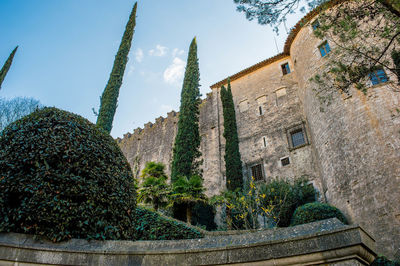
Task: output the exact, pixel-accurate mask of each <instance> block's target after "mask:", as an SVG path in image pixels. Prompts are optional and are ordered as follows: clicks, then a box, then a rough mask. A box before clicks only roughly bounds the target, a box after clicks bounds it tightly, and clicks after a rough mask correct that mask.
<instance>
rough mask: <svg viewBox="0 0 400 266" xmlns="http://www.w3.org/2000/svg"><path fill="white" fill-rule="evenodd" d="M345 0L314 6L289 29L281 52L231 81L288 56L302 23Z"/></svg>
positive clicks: (226, 81)
mask: <svg viewBox="0 0 400 266" xmlns="http://www.w3.org/2000/svg"><path fill="white" fill-rule="evenodd" d="M345 1H349V0H330V1H327V2H325V3H323V4H321V5H319V6H318V7H316V8H314V9H313V10H311V11H310V12H308V13H307V14H306V15H305V16H304V17H303V18H301V19H300V20H299V21H298V22H297V23H296V25H295V26H294V27H293V28H292V29H291V31H290V33H289V35H288V37H287V38H286V41H285V44H284V48H283V52H282V53H280V54H277V55H275V56H272V57H270V58H267V59H265V60H263V61H261V62H258V63H257V64H254V65H252V66H250V67H248V68H245V69H243V70H242V71H239V72H237V73H236V74H233V75H232V76H229V77H228V78H230V79H231V81H234V80H237V79H239V78H241V77H243V76H245V75H247V74H249V73H251V72H253V71H255V70H257V69H259V68H261V67H264V66H267V65H269V64H272V63H274V62H276V61H278V60H280V59H283V58H285V57H287V56H290V47H291V46H292V43H293V41H294V39H295V38H296V36H297V34H298V33H299V32H300V30H301V29H302V28H303V26H304V25H306V24H307V23H308V22H309V21H311V20H312V19H313V18H314V17H315V16H317V15H318V14H319V13H320V12H321V11H323V10H326V9H329V8H331V7H333V6H335V5H338V4H340V3H343V2H345ZM228 78H225V79H223V80H221V81H219V82H217V83H215V84H213V85H211V86H210V88H211V89H215V88H219V87H221V86H222V85H225V84H227V83H228Z"/></svg>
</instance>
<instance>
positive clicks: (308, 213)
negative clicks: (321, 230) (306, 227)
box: [290, 202, 347, 225]
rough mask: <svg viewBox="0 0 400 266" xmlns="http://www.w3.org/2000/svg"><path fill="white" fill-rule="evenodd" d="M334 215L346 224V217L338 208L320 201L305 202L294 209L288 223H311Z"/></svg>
mask: <svg viewBox="0 0 400 266" xmlns="http://www.w3.org/2000/svg"><path fill="white" fill-rule="evenodd" d="M334 217H336V218H338V219H339V220H340V221H341V222H342V223H344V224H347V220H346V218H345V217H344V215H343V214H342V212H341V211H340V210H339V209H338V208H336V207H333V206H331V205H329V204H326V203H320V202H313V203H307V204H305V205H303V206H300V207H298V208H297V209H296V211H295V212H294V214H293V218H292V222H291V224H290V225H298V224H305V223H311V222H315V221H320V220H324V219H328V218H334Z"/></svg>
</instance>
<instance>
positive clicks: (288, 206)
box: [258, 178, 316, 227]
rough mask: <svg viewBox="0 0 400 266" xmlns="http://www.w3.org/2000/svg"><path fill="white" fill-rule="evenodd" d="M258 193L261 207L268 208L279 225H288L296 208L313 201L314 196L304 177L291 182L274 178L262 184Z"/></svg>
mask: <svg viewBox="0 0 400 266" xmlns="http://www.w3.org/2000/svg"><path fill="white" fill-rule="evenodd" d="M258 193H259V194H260V195H261V197H260V201H261V207H262V208H263V210H264V209H269V212H270V213H271V214H270V216H272V217H273V219H274V220H275V222H276V224H277V226H279V227H285V226H289V225H290V220H291V218H292V215H293V213H294V211H295V210H296V208H297V207H298V206H301V205H303V204H305V203H309V202H313V201H315V197H316V191H315V189H314V187H313V186H312V185H310V184H308V180H307V179H306V178H299V179H297V180H295V181H294V182H293V183H292V182H290V181H288V180H285V179H275V180H272V181H270V182H269V183H267V184H264V185H262V186H261V187H260V188H259V192H258Z"/></svg>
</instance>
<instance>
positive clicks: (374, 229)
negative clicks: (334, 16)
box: [120, 12, 400, 257]
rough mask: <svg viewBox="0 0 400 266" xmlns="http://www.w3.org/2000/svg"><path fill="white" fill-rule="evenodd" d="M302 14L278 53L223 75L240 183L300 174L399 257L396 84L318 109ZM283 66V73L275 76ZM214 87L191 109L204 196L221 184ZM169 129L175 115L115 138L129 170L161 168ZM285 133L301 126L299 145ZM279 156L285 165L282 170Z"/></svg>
mask: <svg viewBox="0 0 400 266" xmlns="http://www.w3.org/2000/svg"><path fill="white" fill-rule="evenodd" d="M310 14H311V15H310ZM310 14H308V15H307V16H306V19H305V20H304V21H302V22H299V23H298V25H297V26H296V27H295V29H294V32H295V33H294V34H291V35H289V37H288V40H287V43H286V44H285V49H284V50H285V51H284V53H282V54H279V55H277V56H275V57H272V58H269V59H266V60H264V61H262V62H260V63H257V64H255V65H254V66H251V67H249V68H248V69H245V70H243V71H241V72H239V73H237V74H234V75H232V76H231V80H232V81H231V84H232V93H233V98H234V103H235V110H236V118H237V124H238V135H239V142H240V143H239V148H240V152H241V156H242V162H243V171H244V178H245V179H247V180H248V179H249V178H250V177H251V176H252V175H253V173H252V167H253V166H255V165H261V170H262V180H264V181H267V180H270V179H271V178H274V177H283V178H286V177H287V178H294V177H299V176H302V175H307V176H309V177H310V179H311V181H312V183H313V184H314V186H315V187H316V188H317V190H319V192H320V196H321V197H320V200H322V201H327V202H328V203H330V204H332V205H335V206H336V207H338V208H339V209H340V210H342V211H343V212H344V213H345V215H346V217H347V218H348V219H349V220H350V221H351V222H356V223H360V224H361V225H362V226H364V227H365V228H367V230H369V231H370V232H371V233H372V234H373V236H374V237H375V238H376V239H377V241H378V251H379V252H380V253H383V254H385V255H387V256H389V257H394V256H395V254H396V253H397V255H398V256H400V204H399V202H400V164H399V161H400V93H399V91H400V88H399V85H398V84H397V80H396V78H395V77H393V76H391V77H389V78H390V81H389V82H386V83H384V84H380V85H375V86H370V88H369V89H368V93H367V94H363V93H362V92H360V91H358V90H356V89H354V88H353V89H351V90H350V91H349V93H345V94H340V93H338V92H332V95H331V96H332V103H331V104H330V105H323V104H322V103H321V101H320V99H319V98H318V97H317V95H316V94H315V91H314V90H318V88H317V87H316V86H315V84H314V83H312V82H310V78H311V77H313V76H314V75H315V74H318V73H319V74H321V73H323V72H324V71H325V68H326V63H327V60H328V58H329V55H328V56H326V57H321V55H320V52H319V50H318V46H319V45H320V44H321V43H322V40H320V39H317V38H316V37H314V35H313V31H312V27H311V26H310V23H309V22H310V21H313V19H314V18H313V16H315V15H317V13H316V12H311V13H310ZM307 20H308V22H307ZM328 41H329V39H328ZM330 45H331V47H332V48H334V45H333V43H330ZM286 63H288V64H289V67H290V69H291V73H289V74H286V75H283V72H282V65H283V64H286ZM222 84H226V80H224V81H221V82H219V83H217V84H215V85H213V86H212V92H211V93H210V94H208V95H207V98H206V99H205V100H204V101H203V103H202V107H201V111H200V134H201V136H202V141H201V151H202V154H203V159H204V163H203V169H204V179H205V182H204V184H205V186H206V188H207V194H208V195H209V196H211V195H215V194H217V193H218V192H219V191H221V190H222V189H223V188H224V187H225V182H226V181H225V163H224V149H225V139H224V138H223V135H222V134H223V130H224V127H223V114H222V105H221V101H220V86H221V85H222ZM260 107H261V109H260ZM176 122H177V117H174V118H172V119H171V118H170V115H169V117H168V118H166V119H165V121H164V122H162V123H161V126H160V125H158V126H157V123H155V125H153V127H154V128H162V130H161V129H160V130H158V131H156V130H154V129H153V127H151V128H145V129H144V130H142V131H141V133H140V134H141V135H140V134H139V133H136V131H135V133H134V134H133V135H132V136H136V137H132V136H131V135H130V134H128V135H126V136H125V137H124V139H123V140H121V141H120V146H121V148H122V150H123V152H124V154H125V155H126V156H127V157H128V160H129V162H130V163H131V165H132V166H133V168H134V169H135V158H138V157H140V163H139V167H137V169H139V170H140V169H143V166H144V163H145V162H146V161H149V160H153V161H159V162H163V163H165V164H166V165H167V167H168V171H169V165H170V161H171V157H172V155H171V152H172V145H173V139H174V136H175V134H176ZM293 128H302V129H303V132H304V134H305V136H306V145H301V146H299V147H298V148H296V149H293V147H292V146H291V144H290V134H289V133H290V132H291V130H292V129H293ZM137 131H139V130H137ZM140 136H141V137H140ZM285 157H289V162H290V163H289V164H288V165H286V166H283V165H282V162H281V159H282V158H285ZM260 182H262V181H260Z"/></svg>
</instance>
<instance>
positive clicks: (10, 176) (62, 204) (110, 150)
mask: <svg viewBox="0 0 400 266" xmlns="http://www.w3.org/2000/svg"><path fill="white" fill-rule="evenodd" d="M0 169H1V176H0V191H1V194H0V232H17V233H27V234H34V235H43V236H46V237H48V238H49V239H51V240H52V241H61V240H64V239H69V238H84V239H132V238H133V237H134V226H132V224H133V223H134V222H135V216H134V215H135V206H136V200H135V197H136V192H135V189H134V183H133V177H132V172H131V169H130V167H129V164H128V162H127V160H126V159H125V157H124V155H123V154H122V152H121V150H120V149H119V147H118V145H117V144H116V142H115V141H114V140H113V139H112V137H111V136H110V135H109V134H106V133H105V132H104V131H103V130H100V129H98V128H97V127H96V126H95V125H93V124H92V123H90V122H89V121H88V120H86V119H84V118H82V117H80V116H78V115H75V114H72V113H69V112H66V111H62V110H59V109H56V108H44V109H41V110H38V111H35V112H33V113H32V114H30V115H28V116H26V117H24V118H22V119H20V120H18V121H16V122H14V123H12V124H10V125H9V126H8V127H7V128H5V129H4V131H2V132H1V133H0Z"/></svg>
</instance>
